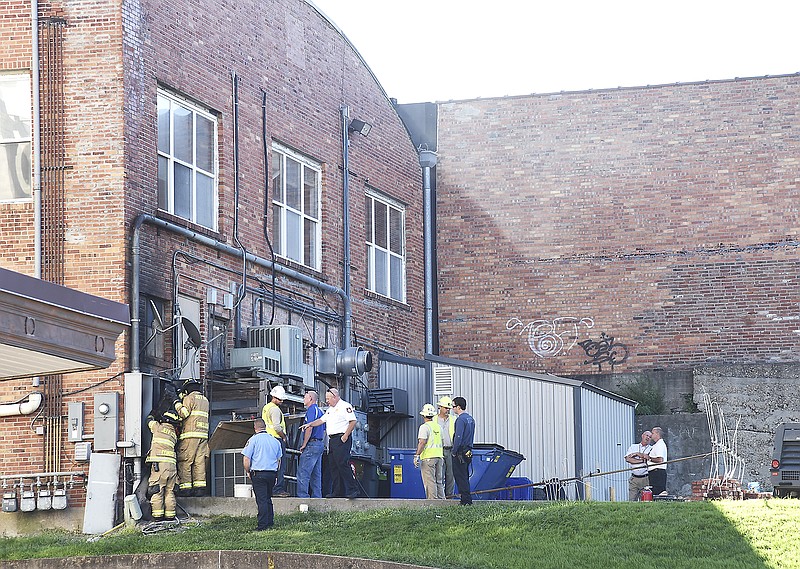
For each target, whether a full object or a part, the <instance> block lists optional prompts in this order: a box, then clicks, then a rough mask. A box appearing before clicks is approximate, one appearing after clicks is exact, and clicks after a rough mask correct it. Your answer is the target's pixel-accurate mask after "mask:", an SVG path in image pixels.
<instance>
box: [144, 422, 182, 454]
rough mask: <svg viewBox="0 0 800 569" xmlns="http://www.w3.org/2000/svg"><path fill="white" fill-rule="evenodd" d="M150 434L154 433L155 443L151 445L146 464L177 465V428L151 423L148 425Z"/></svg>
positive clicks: (165, 424)
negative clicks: (165, 463) (169, 463)
mask: <svg viewBox="0 0 800 569" xmlns="http://www.w3.org/2000/svg"><path fill="white" fill-rule="evenodd" d="M147 426H148V427H150V432H151V433H153V441H152V443H151V444H150V453H149V454H148V455H147V459H146V460H145V462H171V463H172V464H176V460H175V443H176V442H177V441H178V436H177V435H176V434H175V427H173V426H172V425H170V424H169V423H159V422H158V421H150V422H149V423H147Z"/></svg>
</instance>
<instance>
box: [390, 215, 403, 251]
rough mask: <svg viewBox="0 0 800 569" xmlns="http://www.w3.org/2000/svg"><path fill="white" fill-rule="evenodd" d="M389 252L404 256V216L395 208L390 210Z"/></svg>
mask: <svg viewBox="0 0 800 569" xmlns="http://www.w3.org/2000/svg"><path fill="white" fill-rule="evenodd" d="M389 250H390V251H391V252H392V253H397V254H398V255H402V254H403V214H402V213H401V212H400V210H397V209H394V208H389Z"/></svg>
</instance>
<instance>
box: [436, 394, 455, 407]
mask: <svg viewBox="0 0 800 569" xmlns="http://www.w3.org/2000/svg"><path fill="white" fill-rule="evenodd" d="M439 407H447V408H448V409H452V408H453V400H452V399H450V398H449V397H448V396H447V395H445V396H444V397H442V398H441V399H439Z"/></svg>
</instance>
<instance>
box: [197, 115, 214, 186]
mask: <svg viewBox="0 0 800 569" xmlns="http://www.w3.org/2000/svg"><path fill="white" fill-rule="evenodd" d="M197 167H198V168H202V169H203V170H205V171H206V172H213V171H214V123H213V122H211V121H210V120H208V119H207V118H205V117H201V116H200V115H197Z"/></svg>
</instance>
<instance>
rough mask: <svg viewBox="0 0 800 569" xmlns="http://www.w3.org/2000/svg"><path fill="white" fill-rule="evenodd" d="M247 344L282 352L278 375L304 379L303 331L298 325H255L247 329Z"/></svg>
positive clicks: (252, 346)
mask: <svg viewBox="0 0 800 569" xmlns="http://www.w3.org/2000/svg"><path fill="white" fill-rule="evenodd" d="M247 345H248V346H249V347H250V348H268V349H270V350H275V351H276V352H278V353H280V355H281V357H280V366H279V367H280V369H279V372H278V375H286V376H289V377H296V378H300V379H303V331H302V330H301V329H300V328H298V327H297V326H288V325H280V326H253V327H251V328H248V329H247Z"/></svg>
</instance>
